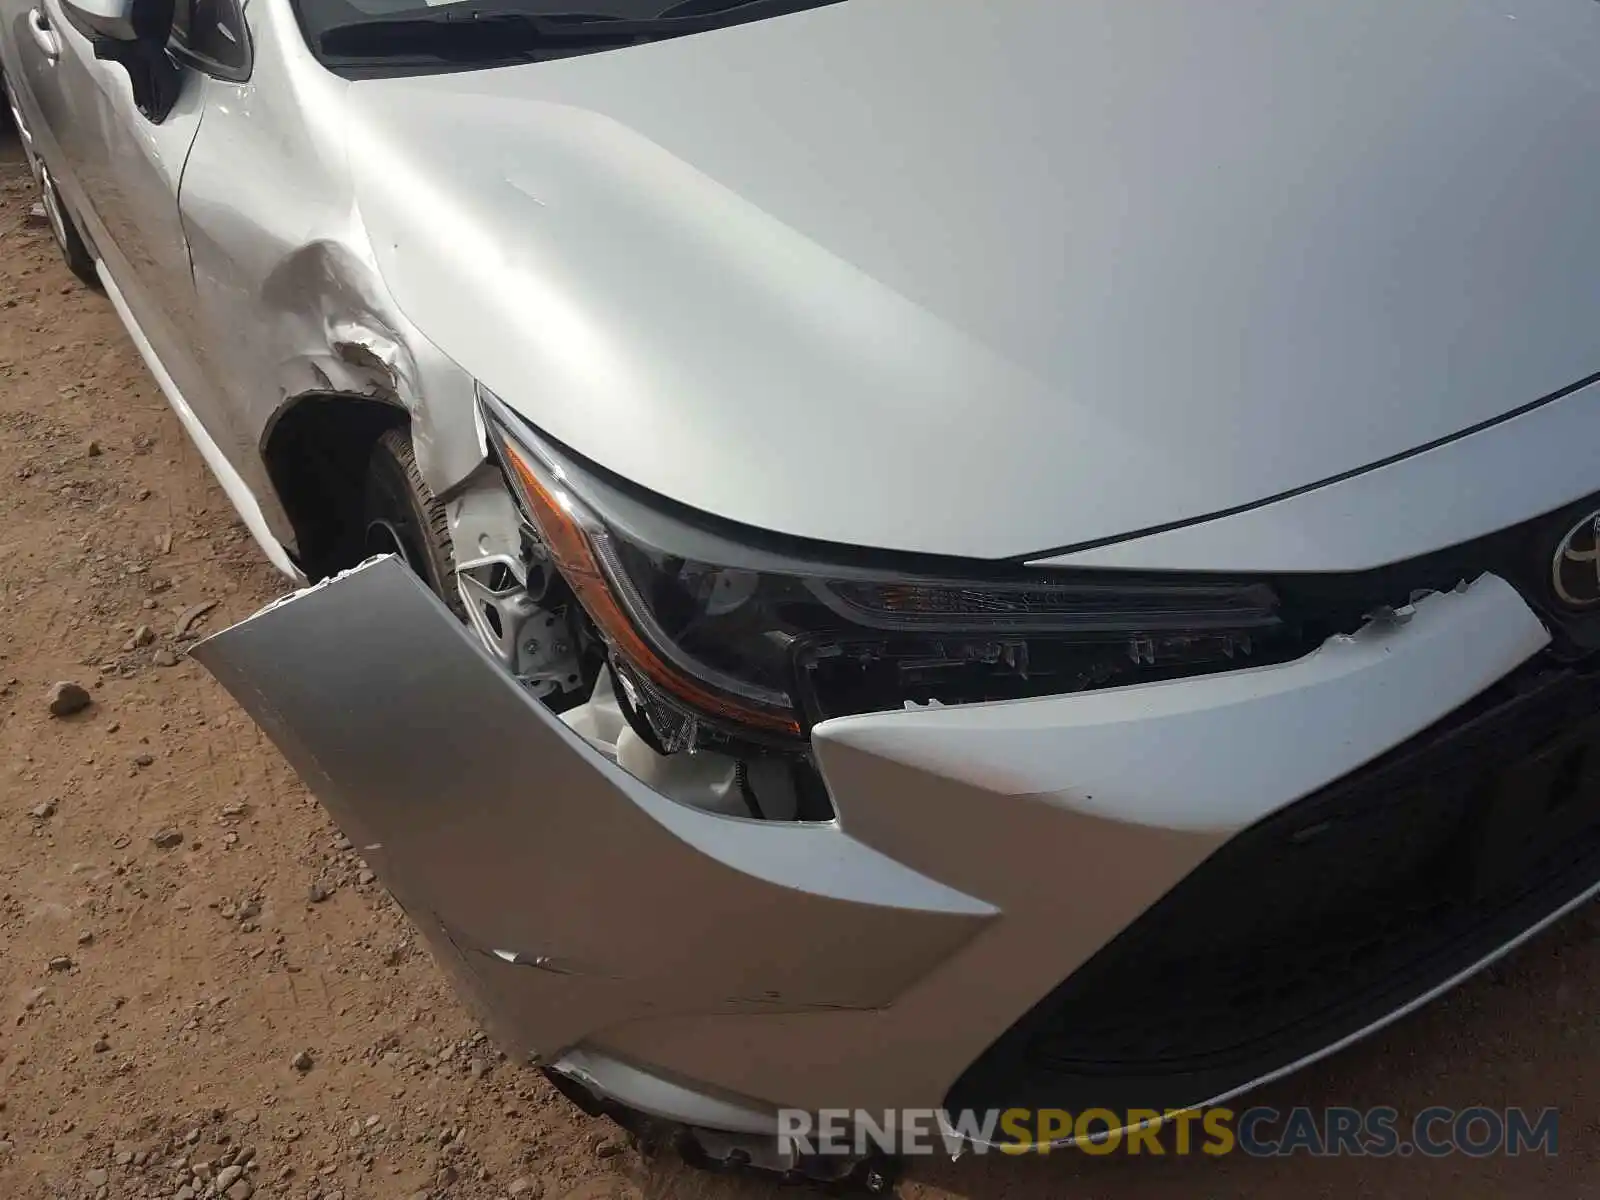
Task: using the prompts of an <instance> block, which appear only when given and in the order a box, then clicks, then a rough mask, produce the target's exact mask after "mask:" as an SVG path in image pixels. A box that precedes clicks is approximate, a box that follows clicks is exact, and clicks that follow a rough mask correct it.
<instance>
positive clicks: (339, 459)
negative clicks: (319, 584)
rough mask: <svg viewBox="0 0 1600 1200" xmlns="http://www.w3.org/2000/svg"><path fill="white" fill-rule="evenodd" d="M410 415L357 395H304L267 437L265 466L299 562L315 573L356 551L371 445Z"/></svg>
mask: <svg viewBox="0 0 1600 1200" xmlns="http://www.w3.org/2000/svg"><path fill="white" fill-rule="evenodd" d="M409 420H410V416H409V414H408V413H407V412H406V411H405V409H403V408H400V407H398V406H396V405H393V404H388V403H385V402H384V401H381V400H371V399H367V398H364V397H359V396H337V395H332V396H306V397H304V398H302V399H300V400H297V401H295V403H294V405H293V407H291V408H290V409H288V410H287V411H286V412H284V413H283V415H282V416H280V417H279V418H278V421H277V423H276V424H275V425H274V426H273V428H272V432H271V433H270V434H269V435H268V437H267V443H266V447H265V450H264V452H263V457H264V458H265V460H266V464H267V472H268V474H269V475H270V476H271V478H272V485H273V487H274V488H275V489H277V492H278V499H279V500H280V501H281V502H282V504H283V508H284V511H285V512H286V513H287V514H288V517H289V520H290V522H291V523H292V524H293V525H294V531H295V540H296V541H297V542H298V544H299V550H300V553H299V560H300V567H301V569H302V570H304V571H305V572H306V574H307V576H309V577H310V578H311V579H313V580H317V579H323V578H326V577H327V576H329V575H331V574H333V573H335V572H336V571H341V570H344V569H346V568H347V567H351V566H354V565H355V564H356V561H357V560H358V559H359V557H360V555H361V544H362V543H361V528H360V523H361V503H362V492H363V487H364V485H365V481H366V474H367V463H368V460H369V459H370V458H371V457H372V449H373V446H374V445H375V444H376V443H377V441H378V439H379V438H380V437H382V436H383V434H384V433H385V432H386V431H387V430H390V429H394V428H396V427H399V426H404V425H406V424H407V423H408V422H409Z"/></svg>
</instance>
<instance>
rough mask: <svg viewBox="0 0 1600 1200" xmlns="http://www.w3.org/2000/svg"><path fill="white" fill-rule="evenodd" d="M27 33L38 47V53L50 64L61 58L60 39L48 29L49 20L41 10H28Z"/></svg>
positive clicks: (52, 30) (53, 31) (54, 32)
mask: <svg viewBox="0 0 1600 1200" xmlns="http://www.w3.org/2000/svg"><path fill="white" fill-rule="evenodd" d="M28 32H29V33H31V34H32V35H33V40H34V42H35V43H36V44H37V45H38V47H39V52H40V53H41V54H43V55H44V56H45V57H46V58H47V59H49V60H50V61H51V62H55V61H56V59H58V58H60V57H61V38H60V37H59V36H58V35H57V34H56V31H55V30H54V29H51V28H50V18H49V17H47V16H45V15H44V9H42V8H30V9H29V10H28Z"/></svg>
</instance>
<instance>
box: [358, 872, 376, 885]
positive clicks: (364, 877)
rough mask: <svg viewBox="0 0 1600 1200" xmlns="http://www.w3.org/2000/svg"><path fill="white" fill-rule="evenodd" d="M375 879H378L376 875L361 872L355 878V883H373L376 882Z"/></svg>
mask: <svg viewBox="0 0 1600 1200" xmlns="http://www.w3.org/2000/svg"><path fill="white" fill-rule="evenodd" d="M377 878H378V877H377V876H376V875H374V874H373V873H372V872H371V871H362V872H361V873H360V874H359V875H357V876H356V882H357V883H374V882H376V881H377Z"/></svg>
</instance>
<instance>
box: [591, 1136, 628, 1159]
mask: <svg viewBox="0 0 1600 1200" xmlns="http://www.w3.org/2000/svg"><path fill="white" fill-rule="evenodd" d="M625 1149H627V1147H626V1146H625V1145H624V1144H623V1143H622V1142H619V1141H615V1140H613V1141H609V1142H601V1143H600V1144H599V1145H598V1146H596V1147H595V1148H594V1152H595V1154H596V1155H597V1156H598V1157H600V1158H615V1157H616V1156H617V1155H619V1154H621V1153H622V1152H623V1151H624V1150H625Z"/></svg>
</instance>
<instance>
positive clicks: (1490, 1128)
mask: <svg viewBox="0 0 1600 1200" xmlns="http://www.w3.org/2000/svg"><path fill="white" fill-rule="evenodd" d="M1559 1125H1560V1114H1559V1113H1558V1112H1557V1110H1556V1109H1554V1108H1544V1109H1537V1110H1534V1109H1524V1108H1489V1107H1485V1106H1481V1105H1478V1106H1473V1107H1469V1108H1459V1109H1458V1108H1448V1107H1444V1106H1433V1107H1429V1108H1424V1109H1421V1110H1420V1111H1418V1112H1416V1113H1415V1114H1413V1115H1411V1116H1409V1117H1402V1115H1401V1114H1400V1112H1399V1110H1398V1109H1395V1108H1388V1107H1378V1108H1367V1109H1360V1108H1349V1107H1340V1106H1333V1107H1328V1108H1304V1107H1301V1108H1291V1109H1288V1110H1286V1111H1284V1110H1279V1109H1276V1108H1267V1107H1258V1108H1247V1109H1243V1110H1234V1109H1231V1108H1208V1109H1204V1110H1190V1111H1187V1112H1174V1113H1165V1114H1163V1113H1158V1112H1156V1111H1155V1110H1154V1109H1137V1108H1136V1109H1130V1110H1128V1111H1126V1112H1121V1113H1118V1112H1113V1111H1112V1110H1110V1109H1104V1108H1091V1109H1086V1110H1084V1111H1082V1112H1078V1113H1073V1112H1069V1111H1067V1110H1066V1109H1060V1108H1040V1109H1028V1108H1010V1109H1003V1110H1002V1109H989V1110H987V1111H982V1112H979V1111H974V1110H971V1109H967V1110H964V1111H961V1112H955V1113H948V1112H944V1111H942V1110H939V1109H896V1110H890V1111H886V1112H868V1111H866V1110H862V1109H855V1110H852V1109H823V1110H821V1111H819V1112H815V1113H812V1112H804V1111H802V1110H799V1109H782V1110H780V1111H779V1113H778V1143H779V1148H780V1150H782V1151H784V1152H786V1153H798V1154H803V1155H830V1154H837V1155H856V1156H861V1155H865V1154H869V1153H872V1152H874V1151H877V1152H881V1153H884V1154H892V1155H924V1154H940V1153H944V1154H950V1155H955V1154H960V1153H969V1152H976V1153H980V1154H981V1153H987V1152H988V1151H990V1150H998V1151H999V1152H1000V1153H1002V1154H1047V1153H1049V1152H1050V1151H1051V1150H1053V1149H1061V1148H1063V1147H1065V1146H1071V1147H1073V1148H1075V1149H1076V1150H1079V1151H1081V1152H1082V1153H1084V1154H1118V1153H1121V1154H1147V1155H1178V1156H1183V1155H1192V1154H1203V1155H1209V1156H1212V1157H1217V1156H1221V1155H1225V1154H1237V1153H1243V1154H1247V1155H1250V1156H1252V1157H1261V1158H1265V1157H1276V1156H1292V1155H1296V1154H1304V1155H1307V1156H1310V1157H1315V1158H1324V1157H1346V1156H1348V1157H1374V1158H1386V1157H1393V1156H1399V1157H1402V1158H1404V1157H1410V1156H1412V1155H1421V1156H1423V1157H1426V1158H1444V1157H1447V1156H1449V1155H1452V1154H1462V1155H1466V1156H1468V1157H1472V1158H1486V1157H1489V1156H1492V1155H1509V1156H1516V1155H1523V1154H1542V1155H1545V1156H1554V1155H1555V1154H1556V1153H1557V1150H1558V1144H1559Z"/></svg>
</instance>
